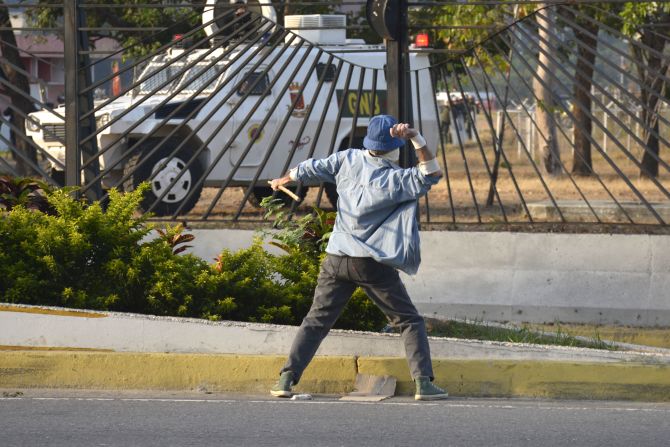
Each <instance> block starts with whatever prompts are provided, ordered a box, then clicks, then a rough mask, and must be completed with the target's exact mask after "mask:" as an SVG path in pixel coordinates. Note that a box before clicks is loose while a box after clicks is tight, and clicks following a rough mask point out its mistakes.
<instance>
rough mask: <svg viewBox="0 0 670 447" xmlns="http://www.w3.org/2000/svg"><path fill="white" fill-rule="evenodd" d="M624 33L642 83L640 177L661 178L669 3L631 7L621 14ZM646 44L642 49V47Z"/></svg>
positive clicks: (629, 4)
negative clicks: (660, 119) (660, 120)
mask: <svg viewBox="0 0 670 447" xmlns="http://www.w3.org/2000/svg"><path fill="white" fill-rule="evenodd" d="M621 16H622V17H623V18H624V32H625V33H626V34H628V35H629V36H630V42H631V45H630V48H631V53H632V55H633V59H634V64H635V68H636V71H637V74H638V76H639V79H640V101H641V103H642V112H641V113H642V116H641V120H642V122H643V126H642V130H643V136H642V140H643V141H644V145H645V147H644V154H643V155H642V160H641V161H640V164H641V168H640V177H647V178H656V177H658V159H659V155H660V145H659V139H658V134H659V133H658V132H659V125H658V114H659V108H660V106H661V104H662V102H663V101H664V99H663V98H664V97H665V92H666V84H667V82H666V80H665V78H666V76H667V74H668V65H669V64H668V59H667V57H665V56H663V51H664V50H665V47H666V42H667V40H668V38H669V37H670V35H669V34H668V32H667V31H666V28H665V27H664V26H657V25H659V24H662V25H664V24H667V23H668V21H669V20H670V5H669V4H667V3H660V2H651V3H627V4H626V5H625V7H624V9H623V11H622V13H621ZM640 44H642V45H640Z"/></svg>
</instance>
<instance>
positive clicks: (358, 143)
mask: <svg viewBox="0 0 670 447" xmlns="http://www.w3.org/2000/svg"><path fill="white" fill-rule="evenodd" d="M351 147H353V148H356V149H362V148H363V137H354V139H353V140H352V143H351ZM347 149H349V138H345V139H344V141H342V143H340V148H339V149H338V150H337V151H338V152H340V151H344V150H347ZM323 192H325V193H326V197H328V201H329V202H330V204H331V205H332V206H333V209H335V210H337V199H338V198H339V194H337V185H335V184H334V183H324V185H323Z"/></svg>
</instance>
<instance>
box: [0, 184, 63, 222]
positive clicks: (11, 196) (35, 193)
mask: <svg viewBox="0 0 670 447" xmlns="http://www.w3.org/2000/svg"><path fill="white" fill-rule="evenodd" d="M52 192H53V188H52V187H51V186H49V185H48V184H47V183H45V182H43V181H41V180H37V179H33V178H30V177H23V178H22V177H10V176H8V175H3V176H0V210H3V209H4V210H11V209H12V208H14V207H15V206H23V207H25V208H28V209H33V210H39V211H42V212H45V213H53V208H52V207H51V205H50V204H49V202H48V200H47V197H46V196H47V194H50V193H52Z"/></svg>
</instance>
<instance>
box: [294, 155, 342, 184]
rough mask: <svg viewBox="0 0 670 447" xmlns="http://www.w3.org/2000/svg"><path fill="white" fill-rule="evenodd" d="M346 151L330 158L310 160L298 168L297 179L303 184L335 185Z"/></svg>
mask: <svg viewBox="0 0 670 447" xmlns="http://www.w3.org/2000/svg"><path fill="white" fill-rule="evenodd" d="M345 152H346V151H342V152H337V153H335V154H332V155H331V156H329V157H328V158H320V159H314V158H310V159H309V160H305V161H303V162H302V163H300V164H299V165H298V167H297V172H296V179H297V180H300V181H301V182H303V183H320V182H329V183H335V176H336V175H337V173H338V172H339V170H340V166H341V165H342V159H343V157H344V156H345Z"/></svg>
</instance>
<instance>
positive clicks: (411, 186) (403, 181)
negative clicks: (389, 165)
mask: <svg viewBox="0 0 670 447" xmlns="http://www.w3.org/2000/svg"><path fill="white" fill-rule="evenodd" d="M440 178H441V177H438V176H433V175H425V174H422V173H421V171H419V168H418V167H412V168H408V169H398V170H396V171H394V172H393V175H390V176H389V177H388V179H387V181H388V182H389V184H388V185H385V187H384V189H385V190H386V191H389V192H390V196H391V197H390V198H391V200H393V201H394V202H397V203H400V202H406V201H408V200H416V199H418V198H419V197H421V196H423V195H425V194H426V193H427V192H428V191H429V190H430V188H431V187H432V186H433V185H435V184H436V183H437V182H439V181H440Z"/></svg>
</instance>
